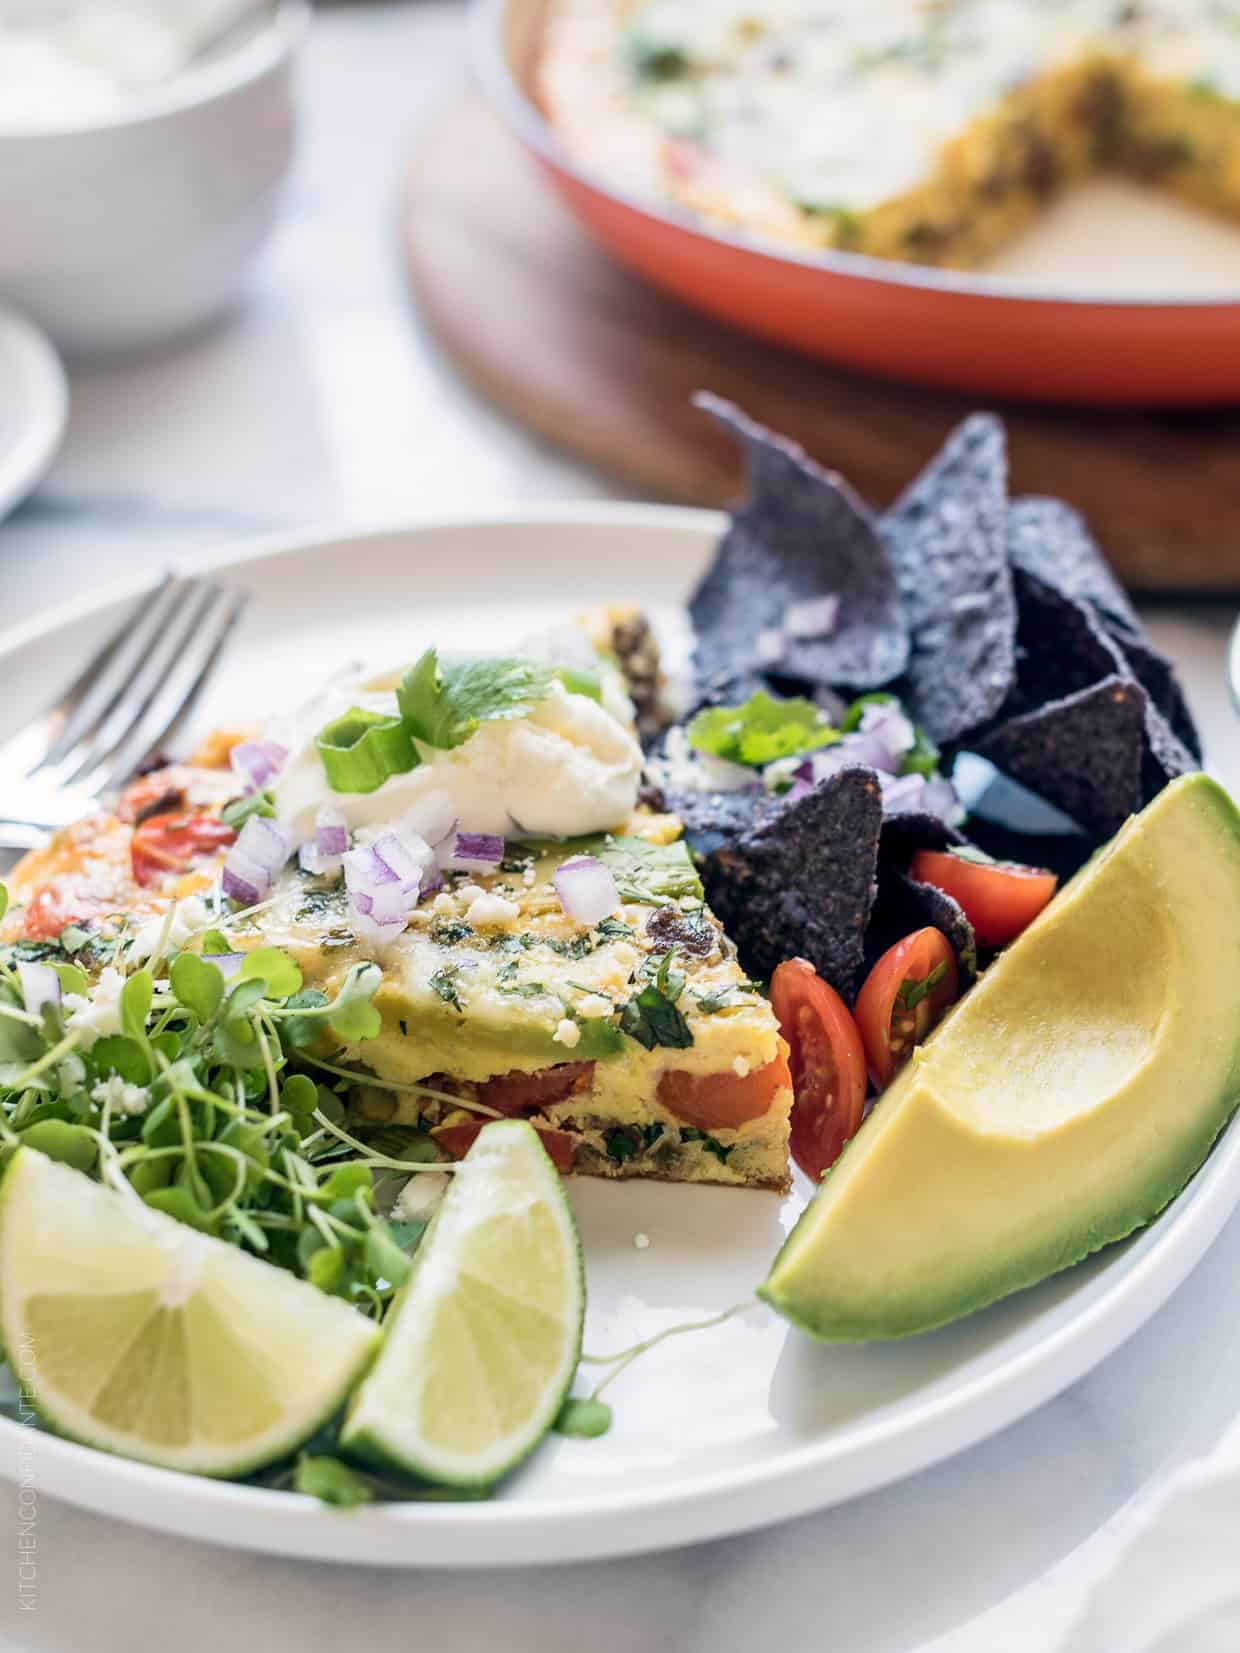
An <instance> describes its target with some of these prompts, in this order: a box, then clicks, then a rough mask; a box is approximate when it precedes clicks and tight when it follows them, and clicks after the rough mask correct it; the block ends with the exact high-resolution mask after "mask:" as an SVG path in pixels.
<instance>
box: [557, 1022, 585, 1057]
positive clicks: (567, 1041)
mask: <svg viewBox="0 0 1240 1653" xmlns="http://www.w3.org/2000/svg"><path fill="white" fill-rule="evenodd" d="M552 1038H553V1039H554V1040H555V1042H556V1044H557V1045H564V1046H566V1047H567V1049H569V1050H572V1048H573V1046H574V1045H576V1044H578V1043H580V1040H581V1029H580V1028H579V1027H578V1026H577V1024H576V1022H570V1021H569V1019H568V1017H567V1016H565V1018H564V1020H563V1021H562V1022H561V1023H560V1025H559V1026H558V1027H557V1028H556V1030H555V1032H554V1033H553V1034H552Z"/></svg>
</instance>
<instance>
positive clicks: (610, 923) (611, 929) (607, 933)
mask: <svg viewBox="0 0 1240 1653" xmlns="http://www.w3.org/2000/svg"><path fill="white" fill-rule="evenodd" d="M594 931H595V934H596V935H597V936H598V938H599V940H600V941H618V940H620V939H621V938H622V937H624V936H631V935H632V934H633V926H632V925H631V924H626V923H625V922H624V920H623V919H622V918H601V919H600V920H599V921H598V923H597V924H596V925H595V926H594Z"/></svg>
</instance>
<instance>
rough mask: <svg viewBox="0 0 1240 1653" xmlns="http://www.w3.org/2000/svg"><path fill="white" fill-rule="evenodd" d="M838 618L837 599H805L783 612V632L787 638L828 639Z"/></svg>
mask: <svg viewBox="0 0 1240 1653" xmlns="http://www.w3.org/2000/svg"><path fill="white" fill-rule="evenodd" d="M839 618H840V600H839V598H838V597H834V596H832V597H807V598H806V599H805V601H804V602H800V603H789V605H788V607H787V608H786V609H785V610H784V632H785V634H786V635H787V636H789V637H806V638H810V637H830V635H831V633H832V632H833V631H834V630H835V628H836V626H837V625H838V623H839Z"/></svg>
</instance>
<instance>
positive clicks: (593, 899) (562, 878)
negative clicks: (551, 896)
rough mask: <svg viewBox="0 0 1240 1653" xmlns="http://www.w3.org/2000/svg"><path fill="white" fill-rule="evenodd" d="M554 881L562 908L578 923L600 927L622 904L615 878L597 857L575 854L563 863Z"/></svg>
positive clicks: (552, 877) (556, 871)
mask: <svg viewBox="0 0 1240 1653" xmlns="http://www.w3.org/2000/svg"><path fill="white" fill-rule="evenodd" d="M551 882H552V883H553V884H554V885H555V893H556V894H557V895H558V896H559V898H560V905H561V907H563V909H564V911H565V912H566V913H567V914H568V916H569V917H570V918H572V919H576V921H577V923H578V924H597V923H598V922H599V920H600V919H604V918H606V917H607V915H608V914H609V913H614V912H615V910H616V908H617V907H618V906H619V905H620V892H619V890H618V889H617V888H616V881H615V879H614V878H613V877H612V875H611V873H610V871H609V870H608V869H607V868H606V867H605V866H604V865H603V863H602V862H601V861H599V860H597V859H596V858H595V857H594V856H593V855H574V856H573V857H572V858H571V859H570V860H568V861H561V862H560V865H559V866H558V867H557V868H556V869H555V871H554V872H553V873H552V875H551Z"/></svg>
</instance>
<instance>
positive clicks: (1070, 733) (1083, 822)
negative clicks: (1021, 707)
mask: <svg viewBox="0 0 1240 1653" xmlns="http://www.w3.org/2000/svg"><path fill="white" fill-rule="evenodd" d="M1148 709H1149V697H1148V696H1147V695H1146V693H1145V690H1144V689H1143V688H1142V687H1141V685H1140V684H1139V683H1136V682H1134V681H1132V680H1131V679H1130V678H1125V677H1122V676H1120V675H1119V674H1118V673H1116V674H1114V675H1112V676H1110V677H1105V678H1103V679H1102V681H1101V682H1099V683H1095V684H1093V685H1092V686H1091V687H1090V688H1087V689H1081V690H1078V691H1077V692H1076V693H1075V694H1071V695H1066V696H1065V697H1064V698H1063V699H1061V700H1053V701H1051V702H1049V703H1048V704H1047V705H1045V706H1041V707H1039V708H1038V709H1037V710H1036V711H1033V712H1026V713H1025V714H1024V715H1023V716H1020V717H1014V718H1011V719H1009V720H1008V721H1006V722H1004V723H1001V724H999V725H998V726H997V727H996V728H994V729H992V730H991V731H990V732H989V733H988V734H987V735H985V736H984V737H983V738H982V739H981V740H979V741H975V742H973V743H972V749H973V750H974V751H976V752H977V753H978V754H979V755H980V756H981V757H984V758H987V759H989V761H990V762H991V763H993V764H994V765H995V767H996V768H997V769H1001V770H1003V772H1004V773H1005V774H1007V775H1010V776H1011V777H1012V779H1013V780H1015V781H1018V782H1019V783H1020V784H1021V785H1022V786H1026V787H1028V788H1029V790H1030V791H1031V792H1036V793H1037V794H1038V795H1039V796H1040V797H1043V798H1045V799H1046V800H1047V801H1048V802H1049V803H1052V804H1054V805H1055V807H1056V808H1057V809H1061V810H1062V811H1063V812H1064V814H1065V815H1068V816H1070V817H1071V818H1072V820H1074V821H1076V822H1077V823H1078V824H1079V825H1080V826H1082V827H1083V828H1085V830H1086V831H1087V832H1091V833H1096V834H1098V835H1099V836H1102V837H1110V836H1111V834H1112V833H1114V832H1117V831H1118V830H1119V828H1120V827H1121V826H1122V825H1123V823H1124V822H1125V820H1127V818H1128V816H1129V815H1131V814H1132V813H1133V812H1134V811H1135V810H1138V809H1140V807H1141V804H1142V802H1143V800H1144V791H1143V776H1142V763H1143V758H1144V753H1145V738H1146V713H1147V711H1148Z"/></svg>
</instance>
